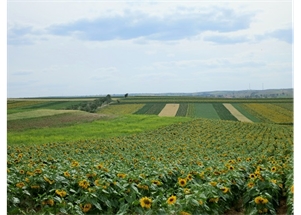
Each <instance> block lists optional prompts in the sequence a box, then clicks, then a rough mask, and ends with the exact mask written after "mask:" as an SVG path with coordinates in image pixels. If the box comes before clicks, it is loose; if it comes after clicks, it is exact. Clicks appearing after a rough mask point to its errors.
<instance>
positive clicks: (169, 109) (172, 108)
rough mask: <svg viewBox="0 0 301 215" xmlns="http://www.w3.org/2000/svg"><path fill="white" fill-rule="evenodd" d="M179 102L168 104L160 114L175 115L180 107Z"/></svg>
mask: <svg viewBox="0 0 301 215" xmlns="http://www.w3.org/2000/svg"><path fill="white" fill-rule="evenodd" d="M179 106H180V105H179V104H166V105H165V107H164V108H163V109H162V110H161V112H160V113H159V116H175V115H176V114H177V111H178V109H179Z"/></svg>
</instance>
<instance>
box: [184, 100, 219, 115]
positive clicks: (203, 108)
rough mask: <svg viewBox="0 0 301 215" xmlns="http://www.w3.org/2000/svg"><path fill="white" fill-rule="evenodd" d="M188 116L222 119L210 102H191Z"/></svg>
mask: <svg viewBox="0 0 301 215" xmlns="http://www.w3.org/2000/svg"><path fill="white" fill-rule="evenodd" d="M188 110H189V111H188V114H187V116H189V117H193V118H207V119H220V118H219V116H218V114H217V112H216V111H215V109H214V107H213V105H212V104H210V103H190V104H189V107H188Z"/></svg>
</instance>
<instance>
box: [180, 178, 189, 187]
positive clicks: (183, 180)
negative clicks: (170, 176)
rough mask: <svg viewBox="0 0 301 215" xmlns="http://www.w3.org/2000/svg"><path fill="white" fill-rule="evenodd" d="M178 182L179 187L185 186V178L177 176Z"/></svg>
mask: <svg viewBox="0 0 301 215" xmlns="http://www.w3.org/2000/svg"><path fill="white" fill-rule="evenodd" d="M178 183H179V185H180V186H181V187H185V186H186V183H187V181H186V179H185V178H179V179H178Z"/></svg>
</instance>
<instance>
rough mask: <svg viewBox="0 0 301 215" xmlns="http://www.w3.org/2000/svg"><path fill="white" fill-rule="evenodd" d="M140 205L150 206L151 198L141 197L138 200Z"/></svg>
mask: <svg viewBox="0 0 301 215" xmlns="http://www.w3.org/2000/svg"><path fill="white" fill-rule="evenodd" d="M139 202H140V205H141V207H143V208H150V207H151V206H152V200H151V199H150V198H148V197H143V198H141V199H140V200H139Z"/></svg>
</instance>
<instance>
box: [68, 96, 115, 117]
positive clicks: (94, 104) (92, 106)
mask: <svg viewBox="0 0 301 215" xmlns="http://www.w3.org/2000/svg"><path fill="white" fill-rule="evenodd" d="M111 101H112V98H111V96H110V95H109V94H108V95H107V96H106V97H104V98H98V99H95V100H94V101H86V102H81V103H79V104H74V105H71V106H68V107H67V108H66V109H67V110H82V111H86V112H89V113H95V112H96V110H97V108H98V107H100V106H101V105H103V104H109V103H110V102H111Z"/></svg>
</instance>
